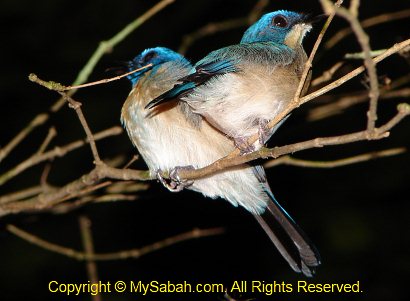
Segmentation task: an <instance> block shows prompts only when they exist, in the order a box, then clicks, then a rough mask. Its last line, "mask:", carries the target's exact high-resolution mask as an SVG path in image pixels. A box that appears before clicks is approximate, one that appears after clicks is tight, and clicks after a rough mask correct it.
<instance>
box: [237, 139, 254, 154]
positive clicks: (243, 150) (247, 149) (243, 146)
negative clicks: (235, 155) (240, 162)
mask: <svg viewBox="0 0 410 301" xmlns="http://www.w3.org/2000/svg"><path fill="white" fill-rule="evenodd" d="M248 138H249V137H235V138H234V143H235V146H236V148H237V149H239V150H240V154H241V155H246V154H249V153H251V152H253V151H254V150H255V146H253V145H250V144H249V143H248Z"/></svg>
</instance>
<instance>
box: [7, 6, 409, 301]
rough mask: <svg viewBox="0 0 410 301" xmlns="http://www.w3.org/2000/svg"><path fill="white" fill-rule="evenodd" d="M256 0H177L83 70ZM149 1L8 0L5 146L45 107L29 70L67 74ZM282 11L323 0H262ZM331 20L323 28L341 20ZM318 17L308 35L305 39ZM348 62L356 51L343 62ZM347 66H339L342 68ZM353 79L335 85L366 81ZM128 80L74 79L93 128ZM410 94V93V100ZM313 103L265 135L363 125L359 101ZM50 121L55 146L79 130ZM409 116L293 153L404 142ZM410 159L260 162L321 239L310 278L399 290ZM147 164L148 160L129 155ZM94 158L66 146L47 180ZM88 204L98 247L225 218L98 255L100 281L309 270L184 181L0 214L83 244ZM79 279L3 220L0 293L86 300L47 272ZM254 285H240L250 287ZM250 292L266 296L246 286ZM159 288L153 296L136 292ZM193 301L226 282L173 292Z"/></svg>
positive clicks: (232, 14) (387, 67)
mask: <svg viewBox="0 0 410 301" xmlns="http://www.w3.org/2000/svg"><path fill="white" fill-rule="evenodd" d="M255 2H256V1H251V0H242V1H234V0H224V1H216V0H196V1H187V0H177V1H176V3H174V4H173V5H171V6H169V7H168V8H166V9H165V10H164V11H162V12H160V13H159V14H157V15H156V16H154V17H153V18H152V19H150V20H149V21H148V22H146V23H145V24H144V25H143V26H142V27H140V28H139V29H138V30H136V31H135V32H134V33H133V34H131V35H130V36H129V37H128V38H127V39H126V40H125V41H123V42H122V43H121V44H119V45H118V46H117V47H115V49H113V51H112V53H110V54H108V55H106V56H104V58H103V59H102V60H101V61H100V62H99V64H98V65H97V67H96V69H95V71H94V72H93V74H92V77H91V78H90V81H92V80H97V79H101V78H104V77H106V76H107V74H106V73H105V72H104V70H105V69H106V68H108V67H111V66H115V65H116V64H117V63H116V62H117V61H124V60H129V59H131V58H133V57H134V56H135V55H137V54H138V53H139V52H141V51H142V50H143V49H145V48H148V47H155V46H157V45H161V46H166V47H170V48H173V49H177V48H178V46H179V45H180V43H181V38H182V36H183V35H184V34H187V33H190V32H192V31H194V30H196V29H198V28H200V27H201V26H203V25H205V24H207V23H208V22H211V21H212V22H213V21H221V20H225V19H227V18H236V17H241V16H245V15H247V14H248V12H249V10H250V9H251V8H252V7H253V5H254V3H255ZM362 2H363V3H362V7H361V9H360V14H361V18H362V19H365V18H368V17H370V16H374V15H378V14H381V13H384V12H392V11H397V10H400V9H405V8H408V6H409V5H408V3H407V1H403V0H390V1H382V0H378V1H362ZM154 3H155V2H154V1H142V0H138V1H96V0H89V1H72V0H71V1H67V0H50V1H48V0H41V1H28V0H20V1H14V0H3V1H2V4H1V6H2V8H1V10H0V22H1V26H0V32H1V36H2V39H1V40H2V42H1V43H2V46H1V48H0V49H1V53H2V55H1V58H2V66H3V68H2V69H3V72H1V74H0V76H1V85H0V89H1V94H0V95H1V96H0V101H1V109H0V114H1V115H0V116H1V137H0V145H2V146H4V145H5V144H7V142H8V141H10V139H12V138H13V137H14V136H15V135H16V134H17V133H18V132H19V131H20V130H21V129H22V128H23V127H24V126H25V125H26V124H27V123H28V122H30V121H31V119H32V118H33V117H34V116H35V115H36V114H38V113H40V112H43V111H46V110H47V109H48V108H49V106H50V105H51V104H52V103H53V102H54V100H55V99H56V95H55V94H54V93H53V92H50V91H47V90H45V89H43V88H41V87H39V86H37V85H35V84H33V83H30V82H29V81H28V80H27V75H28V74H29V73H31V72H35V73H37V74H38V75H39V76H40V77H43V78H45V79H50V80H51V79H52V80H55V81H58V82H61V83H63V84H69V83H71V82H72V81H73V79H74V78H75V77H76V75H77V72H78V71H79V70H80V69H81V67H82V66H83V65H84V64H85V62H86V61H87V60H88V58H89V57H90V55H91V54H92V53H93V51H94V50H95V49H96V47H97V45H98V43H99V42H100V41H101V40H105V39H108V38H110V37H112V36H113V35H114V34H115V33H117V32H118V31H119V30H121V29H122V28H123V27H124V26H125V25H126V24H128V23H129V22H131V21H132V20H133V19H134V18H135V17H136V16H138V15H140V14H142V13H143V12H145V11H146V10H147V9H148V8H150V7H151V6H152V5H153V4H154ZM284 8H285V9H289V10H295V11H302V12H307V13H312V14H319V13H321V7H320V5H319V4H318V1H315V0H309V1H271V4H270V5H269V6H268V7H267V9H266V10H267V11H273V10H276V9H284ZM345 26H346V23H345V22H344V21H343V20H340V19H336V20H335V21H334V23H333V24H332V27H331V29H330V30H329V35H328V36H330V35H332V34H333V33H335V32H336V31H337V30H338V29H340V28H342V27H345ZM408 28H409V21H408V19H404V20H401V21H396V22H391V23H386V24H383V25H381V26H377V27H374V28H371V29H369V30H368V33H369V34H370V36H371V45H372V47H373V49H380V48H387V47H389V46H390V45H392V44H394V43H395V42H399V41H401V40H403V39H406V38H408V37H409V36H408V33H409V32H408ZM244 30H245V28H241V29H238V30H231V31H227V32H223V33H221V34H216V35H214V36H211V37H207V38H204V39H202V40H200V41H198V42H197V43H195V44H194V45H193V46H192V47H191V48H190V49H189V51H188V53H187V57H188V58H189V59H191V60H192V61H196V60H198V59H200V58H201V57H202V56H204V55H206V54H207V53H208V52H209V51H211V50H214V49H217V48H220V47H223V46H226V45H229V44H234V43H237V42H238V41H239V39H240V37H241V35H242V33H243V31H244ZM318 31H319V29H318V28H316V30H313V31H312V33H311V34H310V35H309V36H308V37H307V39H306V43H305V45H306V47H305V48H306V49H307V50H308V52H309V51H310V49H311V47H312V44H313V42H314V39H315V37H316V36H317V34H318ZM359 50H360V47H359V46H358V44H357V42H356V40H355V39H354V37H353V36H349V37H348V38H347V39H345V40H344V41H343V42H342V43H340V44H339V45H338V46H337V47H336V48H335V49H332V50H331V51H329V52H323V51H322V52H320V53H319V56H318V58H319V59H318V60H317V62H316V63H315V68H314V75H320V74H321V72H322V71H323V70H325V69H326V68H328V67H330V66H332V65H333V64H334V63H335V62H337V61H339V60H340V59H342V57H343V54H344V53H347V52H355V51H359ZM349 64H350V67H349V68H352V67H353V66H355V65H357V64H359V62H351V63H349ZM344 71H348V69H345V70H344ZM378 71H379V74H380V75H386V76H389V77H391V78H393V79H394V78H397V77H399V76H400V75H403V74H405V73H408V72H409V65H408V63H406V61H405V60H404V59H403V58H400V57H398V56H395V57H392V58H390V59H388V60H387V62H384V63H381V64H380V65H378ZM363 79H364V77H359V78H358V79H356V80H354V81H353V82H352V83H349V84H347V85H346V86H344V87H342V88H339V89H338V90H337V91H335V92H332V93H342V92H344V91H352V90H361V89H364V87H363V84H362V80H363ZM129 90H130V86H129V83H128V82H127V81H126V80H123V81H116V82H114V83H110V84H107V85H104V86H98V87H93V88H89V89H83V90H81V91H80V92H78V93H77V94H76V96H75V98H76V99H78V100H80V101H82V103H83V110H84V114H85V115H86V117H87V119H88V121H89V123H90V126H91V128H92V130H93V131H94V132H97V131H99V130H103V129H105V128H107V127H110V126H113V125H118V124H119V115H120V110H121V106H122V104H123V101H124V100H125V98H126V97H127V94H128V93H129ZM399 101H406V100H403V99H395V100H388V101H383V102H382V104H381V105H380V108H379V112H380V116H379V121H378V122H379V124H381V123H383V122H385V121H387V120H388V119H389V118H391V117H392V116H393V115H394V114H395V108H396V105H397V103H398V102H399ZM407 102H408V100H407ZM312 106H314V105H313V104H309V105H307V106H305V107H302V108H301V109H299V110H298V111H297V112H296V113H295V114H293V115H292V117H291V118H290V119H289V120H288V121H287V122H286V124H285V126H283V127H282V128H281V130H280V131H279V132H278V134H277V135H276V136H275V137H274V139H273V141H272V143H273V144H274V145H285V144H289V143H292V142H297V141H302V140H304V139H309V138H314V137H317V136H326V135H337V134H343V133H349V132H352V131H357V130H361V129H363V128H364V127H365V124H366V119H365V117H366V115H365V114H366V110H367V104H363V105H357V106H354V107H353V108H351V109H349V110H347V111H346V112H345V113H344V114H342V115H338V116H335V117H332V118H329V119H325V120H322V121H318V122H313V123H308V122H307V121H306V114H307V112H308V110H309V108H310V107H312ZM47 126H55V127H56V129H57V131H58V136H57V138H56V139H55V140H54V141H53V145H52V146H54V145H63V144H65V143H68V142H71V141H73V140H77V139H79V138H82V137H84V133H83V129H82V128H81V126H80V123H79V122H78V120H77V117H76V115H75V113H74V112H73V111H72V110H70V109H68V108H63V109H62V110H60V112H58V113H57V114H55V115H53V116H52V118H51V119H50V121H49V122H48V123H47ZM47 126H43V127H41V128H40V129H38V130H36V131H35V132H34V133H33V134H32V135H31V136H30V138H29V139H26V140H25V141H24V143H22V144H21V145H19V147H18V148H16V149H15V151H14V152H13V153H12V154H11V155H10V156H9V157H8V158H7V159H6V160H5V161H4V162H2V165H1V166H0V169H1V170H0V172H4V171H6V170H7V169H8V168H10V167H12V166H14V165H15V164H17V163H18V162H20V161H21V160H23V159H24V158H26V157H27V156H29V155H31V154H32V153H33V151H34V150H36V149H37V147H38V146H39V144H40V143H41V141H42V139H44V137H45V135H46V133H47V128H48V127H47ZM409 131H410V122H409V120H406V121H404V122H402V123H401V124H399V125H398V126H397V128H395V129H394V130H393V131H392V133H391V136H390V137H389V138H388V139H384V140H382V141H376V142H361V143H355V144H351V145H343V146H335V147H326V148H323V149H315V150H309V151H305V152H301V153H298V154H295V156H297V157H300V158H305V159H314V160H332V159H337V158H342V157H348V156H352V155H356V154H360V153H364V152H368V151H372V150H380V149H387V148H392V147H399V146H404V147H409V138H410V135H409ZM98 146H99V149H100V152H101V153H102V156H103V158H110V157H113V156H115V155H118V154H125V155H127V156H128V157H129V158H131V156H132V155H133V154H134V153H136V151H135V149H133V147H132V145H131V143H130V142H129V140H128V138H127V136H126V134H122V135H121V136H120V137H116V138H111V139H109V140H107V141H103V142H99V143H98ZM409 163H410V156H409V155H408V154H402V155H399V156H396V157H392V158H385V159H380V160H376V161H369V162H366V163H361V164H357V165H351V166H345V167H341V168H335V169H329V170H322V169H302V168H296V167H288V166H281V167H276V168H274V169H271V170H269V171H268V178H269V182H270V184H271V187H272V189H273V191H274V193H275V195H276V196H277V198H278V199H279V200H280V202H281V203H282V204H283V205H284V207H285V208H287V209H288V211H289V212H290V213H291V215H292V216H293V217H294V218H295V219H296V220H297V221H298V223H299V225H301V226H302V227H303V229H304V230H305V231H306V232H307V233H308V235H309V236H310V237H311V239H312V240H313V241H314V242H315V244H316V245H317V247H318V248H319V250H320V252H321V255H322V259H323V265H322V266H321V267H320V268H319V270H318V274H317V276H316V277H315V278H314V279H313V280H312V281H313V282H318V283H346V282H347V283H352V282H356V281H358V280H359V281H361V284H362V289H363V291H364V292H363V293H361V294H354V295H350V296H348V298H349V299H350V300H405V298H406V297H407V296H408V275H409V273H410V260H409V258H408V254H410V239H409V230H408V229H409V218H408V215H409V213H410V211H409V210H410V206H409V204H410V202H409V201H410V200H409V193H410V189H409V177H410V171H409V166H410V165H409ZM43 167H44V165H41V166H38V167H34V168H31V169H30V170H28V171H26V172H24V173H23V174H21V175H19V176H18V177H16V178H15V179H13V180H12V181H10V182H9V183H7V184H5V185H3V187H0V193H1V194H3V193H6V192H10V191H16V190H19V189H22V188H24V187H28V186H30V185H35V184H37V183H38V181H39V177H40V174H41V171H42V169H43ZM134 167H135V168H144V164H143V163H140V164H139V165H138V164H137V165H135V166H134ZM91 168H92V157H91V154H90V151H89V149H88V148H84V149H82V150H79V151H75V152H72V153H70V154H69V155H67V156H65V157H64V158H62V159H56V160H55V161H54V162H53V164H52V169H51V174H50V178H49V181H50V182H51V183H52V184H53V185H63V184H64V183H67V182H68V181H70V180H73V179H75V178H77V177H78V176H79V175H81V174H83V173H86V172H87V171H89V170H90V169H91ZM80 214H86V215H88V216H89V217H90V219H91V220H92V223H93V233H94V240H95V248H96V251H97V252H109V251H117V250H122V249H129V248H136V247H140V246H144V245H146V244H149V243H153V242H155V241H157V240H161V239H163V238H166V237H168V236H171V235H175V234H178V233H181V232H185V231H188V230H190V229H192V228H194V227H201V228H207V227H214V226H223V227H226V229H227V233H226V234H225V235H222V236H219V237H212V238H204V239H199V240H193V241H188V242H184V243H181V244H178V245H175V246H172V247H169V248H166V249H163V250H161V251H158V252H155V253H152V254H149V255H147V256H144V257H142V258H140V259H138V260H125V261H112V262H101V263H98V269H99V276H100V279H101V280H103V281H117V280H124V281H128V280H144V281H151V280H159V281H167V280H171V281H174V282H176V281H184V280H187V281H189V282H191V283H195V282H206V283H211V282H221V283H224V284H229V283H232V281H235V280H264V281H267V282H272V281H274V280H276V281H279V282H281V281H285V282H288V283H292V284H295V283H296V282H297V280H300V279H304V278H303V277H302V276H301V275H297V274H295V273H293V272H292V271H291V269H290V268H289V267H288V266H287V264H286V262H285V261H284V260H283V259H282V258H281V257H280V255H279V254H278V252H277V251H276V250H275V248H274V247H273V245H271V243H270V242H269V240H268V238H267V237H266V236H265V234H264V233H263V231H262V230H261V229H259V228H258V225H257V224H256V223H255V221H254V219H253V218H252V217H251V216H250V215H249V214H247V212H245V210H243V209H235V208H233V207H232V206H230V205H229V204H228V203H227V202H224V201H222V200H211V199H205V198H204V197H202V196H201V195H199V194H197V193H194V192H190V191H184V192H181V193H178V194H171V193H169V192H168V191H166V190H165V189H164V188H163V187H162V186H161V185H160V184H158V183H155V182H152V185H151V187H150V189H149V190H148V191H146V192H143V193H141V195H140V198H139V199H138V200H137V201H135V202H118V203H108V204H94V205H88V206H86V207H84V208H81V209H80V210H77V211H74V212H71V213H69V214H65V215H51V214H22V215H17V216H8V217H6V218H3V219H2V220H1V221H0V223H2V224H0V225H5V224H7V223H13V224H16V225H18V226H20V227H21V228H23V229H25V230H27V231H30V232H31V233H34V234H36V235H39V236H40V237H42V238H44V239H48V240H49V241H51V242H54V243H58V244H61V245H64V246H67V247H71V248H76V249H81V248H82V246H81V238H80V234H79V229H78V216H79V215H80ZM51 280H57V281H59V282H66V283H83V282H86V281H87V276H86V272H85V265H84V263H82V262H77V261H75V260H73V259H70V258H66V257H64V256H61V255H58V254H54V253H50V252H48V251H45V250H43V249H40V248H38V247H36V246H32V245H30V244H29V243H27V242H25V241H22V240H21V239H19V238H16V237H14V236H12V235H11V234H9V233H7V232H6V231H5V230H4V228H1V229H0V299H1V300H24V299H25V300H71V299H72V300H90V297H89V296H86V295H82V296H80V297H73V298H71V297H70V298H66V297H65V296H63V295H53V294H50V293H49V292H48V289H47V286H48V283H49V281H51ZM247 297H249V296H247ZM250 297H256V299H260V298H262V295H250ZM102 298H103V300H135V299H137V298H140V296H136V295H125V294H124V295H115V294H108V295H103V296H102ZM162 298H165V296H159V295H150V296H148V297H145V298H144V299H145V300H160V299H162ZM177 298H183V299H189V300H193V299H194V300H202V299H203V300H221V298H222V294H214V295H199V296H190V295H185V296H178V295H173V296H168V299H169V300H174V299H177ZM329 298H332V299H333V300H345V298H346V296H342V295H331V296H329V295H318V294H314V295H302V294H299V295H291V294H285V295H280V294H275V295H274V296H272V297H271V299H274V300H285V299H286V300H305V299H306V300H312V299H318V300H321V299H323V300H329Z"/></svg>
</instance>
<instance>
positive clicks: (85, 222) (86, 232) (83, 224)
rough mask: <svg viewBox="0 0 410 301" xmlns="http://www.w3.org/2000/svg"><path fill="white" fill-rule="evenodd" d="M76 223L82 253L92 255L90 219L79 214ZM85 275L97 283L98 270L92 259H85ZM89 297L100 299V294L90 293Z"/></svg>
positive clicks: (92, 244) (95, 299)
mask: <svg viewBox="0 0 410 301" xmlns="http://www.w3.org/2000/svg"><path fill="white" fill-rule="evenodd" d="M78 223H79V225H80V232H81V238H82V242H83V246H84V253H85V254H87V257H92V256H93V255H94V243H93V236H92V232H91V221H90V219H89V218H88V217H86V216H84V215H81V216H80V217H79V218H78ZM86 268H87V275H88V279H89V280H90V282H91V283H98V270H97V264H96V263H95V261H94V260H87V262H86ZM91 299H92V300H93V301H101V295H100V294H92V297H91Z"/></svg>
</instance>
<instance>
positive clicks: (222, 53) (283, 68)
mask: <svg viewBox="0 0 410 301" xmlns="http://www.w3.org/2000/svg"><path fill="white" fill-rule="evenodd" d="M310 23H311V22H310V21H309V18H308V17H307V16H306V15H304V14H300V13H295V12H290V11H285V10H279V11H275V12H271V13H268V14H265V15H264V16H262V17H261V18H260V19H259V20H258V21H257V22H256V23H255V24H253V25H252V26H251V27H249V29H248V30H246V32H245V33H244V35H243V38H242V40H241V42H240V44H237V45H232V46H228V47H225V48H222V49H218V50H215V51H212V52H211V53H209V54H208V55H207V56H206V57H205V58H203V59H202V60H200V61H199V62H198V63H196V64H195V66H194V68H193V69H192V70H191V72H190V73H189V74H188V75H187V76H184V77H181V78H180V79H179V80H178V82H177V84H176V85H175V86H174V87H173V88H172V89H170V90H169V91H166V92H165V93H163V94H162V95H160V96H158V97H156V98H155V99H153V100H152V101H151V102H150V103H149V104H148V105H147V106H146V108H148V109H151V108H153V107H156V106H157V105H159V104H163V103H166V102H169V101H172V100H175V99H177V100H179V101H181V102H185V103H186V104H188V105H189V106H190V107H191V109H192V111H193V112H194V113H197V114H200V115H201V116H203V117H204V118H205V119H206V120H207V121H208V122H209V123H211V124H212V125H213V126H215V127H216V128H217V129H219V130H220V131H222V132H223V133H225V134H226V135H227V136H229V137H231V138H232V139H233V140H234V141H235V144H236V146H237V147H238V148H240V149H241V151H242V153H246V152H250V151H252V150H254V149H255V148H256V149H258V148H260V147H261V146H263V145H264V144H265V143H266V141H267V140H268V139H269V138H270V137H271V136H272V134H273V132H274V131H275V128H274V129H269V128H267V124H268V123H269V122H270V121H271V120H272V119H274V118H275V117H276V116H277V115H278V114H280V113H281V112H283V111H284V110H285V108H286V107H287V106H288V104H289V103H290V102H291V101H292V99H293V97H294V95H295V93H296V90H297V87H298V85H299V81H300V79H301V76H302V73H303V69H304V66H305V62H306V60H307V56H306V53H305V51H304V49H303V46H302V42H303V39H304V37H305V35H306V33H307V32H309V30H310V29H311V28H312V26H311V24H310ZM279 125H280V124H279ZM256 134H258V135H259V140H258V141H256V142H255V143H254V144H253V145H249V144H248V143H247V141H248V139H249V137H251V136H253V135H256Z"/></svg>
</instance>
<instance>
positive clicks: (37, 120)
mask: <svg viewBox="0 0 410 301" xmlns="http://www.w3.org/2000/svg"><path fill="white" fill-rule="evenodd" d="M48 117H49V116H48V114H47V113H41V114H38V115H37V116H36V117H34V119H33V120H32V121H31V122H30V123H29V124H28V125H27V126H26V127H25V128H24V129H22V130H21V132H20V133H18V134H17V135H16V136H15V137H14V138H13V139H12V140H11V141H10V142H9V143H8V144H7V145H6V146H5V147H4V148H1V149H0V163H1V161H3V160H4V158H6V157H7V156H8V155H9V154H10V152H11V151H12V150H13V149H14V148H15V147H16V146H17V145H19V144H20V142H21V141H23V140H24V139H25V138H26V137H27V136H28V135H29V134H30V133H31V132H32V131H33V130H34V129H35V128H37V127H39V126H40V125H43V124H44V123H45V122H46V121H47V120H48Z"/></svg>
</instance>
